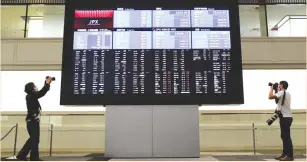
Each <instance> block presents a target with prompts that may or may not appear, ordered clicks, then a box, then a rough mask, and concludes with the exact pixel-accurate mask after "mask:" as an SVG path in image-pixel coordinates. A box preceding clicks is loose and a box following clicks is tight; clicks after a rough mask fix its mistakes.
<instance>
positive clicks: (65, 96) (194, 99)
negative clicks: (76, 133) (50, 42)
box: [60, 0, 244, 105]
mask: <svg viewBox="0 0 307 162" xmlns="http://www.w3.org/2000/svg"><path fill="white" fill-rule="evenodd" d="M154 7H162V8H174V9H176V8H194V7H208V8H228V9H229V15H230V35H231V69H232V70H231V78H235V79H228V80H227V82H228V84H229V85H228V89H227V91H228V93H227V95H224V96H219V95H215V96H213V95H199V96H195V95H180V96H171V95H159V96H158V95H153V96H137V95H134V96H104V95H74V94H73V86H72V78H73V66H72V64H73V55H72V53H73V33H74V31H73V30H74V28H73V24H74V11H75V10H76V9H84V10H94V9H108V8H154ZM203 104H219V105H220V104H244V95H243V76H242V55H241V37H240V25H239V5H238V2H237V1H225V0H203V1H199V0H188V1H184V0H176V1H166V0H155V1H137V0H131V1H125V0H106V1H101V0H66V5H65V19H64V38H63V56H62V75H61V97H60V105H203Z"/></svg>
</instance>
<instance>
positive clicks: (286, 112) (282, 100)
mask: <svg viewBox="0 0 307 162" xmlns="http://www.w3.org/2000/svg"><path fill="white" fill-rule="evenodd" d="M270 85H271V90H270V92H269V99H275V101H276V102H277V110H276V111H275V115H274V116H275V117H276V118H278V117H279V123H280V130H281V139H282V142H283V152H282V155H281V156H279V157H276V158H275V159H276V160H279V161H293V160H294V158H293V145H292V140H291V134H290V127H291V124H292V121H293V118H292V112H291V95H290V93H289V92H288V91H286V90H287V88H288V83H287V82H286V81H280V82H279V84H278V83H275V84H274V85H273V84H270ZM273 90H274V91H275V95H274V94H273ZM276 118H275V119H276ZM275 119H273V117H272V118H271V119H269V120H268V124H269V125H271V124H272V123H273V121H274V120H275Z"/></svg>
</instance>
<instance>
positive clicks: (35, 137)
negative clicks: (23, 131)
mask: <svg viewBox="0 0 307 162" xmlns="http://www.w3.org/2000/svg"><path fill="white" fill-rule="evenodd" d="M27 130H28V133H29V135H30V138H29V139H28V140H27V142H26V143H25V144H24V146H23V147H22V149H21V150H20V152H19V153H18V155H17V158H20V159H25V158H26V157H27V155H28V154H29V152H30V151H31V154H30V160H38V159H39V152H38V144H39V137H40V123H39V122H36V121H30V122H27Z"/></svg>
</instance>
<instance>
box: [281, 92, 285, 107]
mask: <svg viewBox="0 0 307 162" xmlns="http://www.w3.org/2000/svg"><path fill="white" fill-rule="evenodd" d="M285 99H286V91H284V95H283V97H282V101H281V106H283V105H284V104H285Z"/></svg>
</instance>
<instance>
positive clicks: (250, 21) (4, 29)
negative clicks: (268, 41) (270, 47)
mask: <svg viewBox="0 0 307 162" xmlns="http://www.w3.org/2000/svg"><path fill="white" fill-rule="evenodd" d="M239 9H240V25H241V36H251V37H252V36H256V37H258V36H260V30H259V28H260V20H259V6H255V5H240V6H239ZM64 10H65V8H64V6H61V5H30V6H29V12H28V16H46V15H63V16H64ZM25 12H26V6H21V5H20V6H18V5H10V6H5V5H2V6H1V35H2V38H23V35H24V32H23V30H24V27H25V22H24V20H23V19H22V18H21V16H25V15H26V13H25ZM267 13H268V16H267V19H268V26H269V29H271V28H272V27H273V26H274V25H275V24H276V23H277V22H279V21H280V20H281V19H282V18H283V17H284V16H286V15H306V5H268V6H267ZM61 24H63V22H61ZM274 32H276V31H270V30H269V34H270V35H274Z"/></svg>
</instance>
